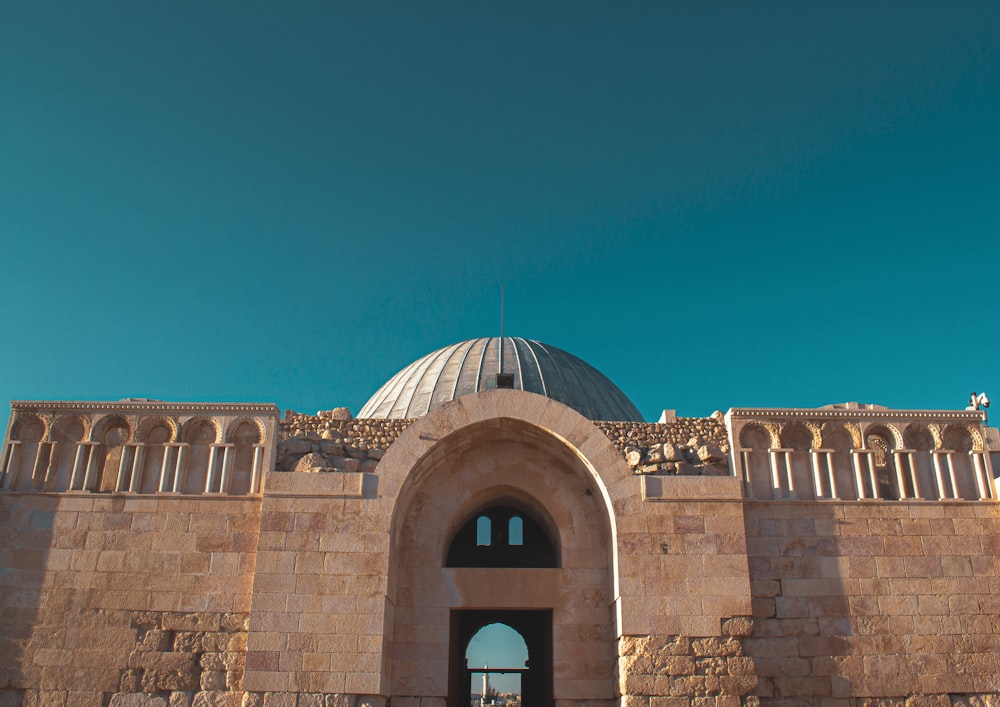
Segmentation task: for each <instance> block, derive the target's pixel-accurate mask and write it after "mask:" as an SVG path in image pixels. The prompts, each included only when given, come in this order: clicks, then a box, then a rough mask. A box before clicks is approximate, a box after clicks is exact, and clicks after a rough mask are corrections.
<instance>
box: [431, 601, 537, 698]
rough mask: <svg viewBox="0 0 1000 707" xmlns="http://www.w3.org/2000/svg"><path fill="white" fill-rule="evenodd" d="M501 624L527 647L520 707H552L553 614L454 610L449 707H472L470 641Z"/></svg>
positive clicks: (534, 611)
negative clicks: (469, 662) (468, 656)
mask: <svg viewBox="0 0 1000 707" xmlns="http://www.w3.org/2000/svg"><path fill="white" fill-rule="evenodd" d="M494 623H500V624H505V625H507V626H510V627H511V628H512V629H514V630H515V631H517V632H518V633H519V634H521V637H522V638H523V639H524V643H525V645H526V646H527V647H528V663H527V669H526V670H524V672H522V673H521V706H522V707H552V705H553V694H552V610H551V609H540V610H539V609H532V610H523V611H507V610H502V609H453V610H452V612H451V638H450V641H449V654H450V655H449V658H448V707H469V705H470V704H471V700H472V673H473V672H477V673H478V672H482V671H481V670H470V668H469V666H468V665H466V660H465V652H466V648H467V647H468V645H469V641H471V640H472V637H473V636H475V635H476V633H477V632H478V631H479V629H481V628H482V627H483V626H487V625H488V624H494Z"/></svg>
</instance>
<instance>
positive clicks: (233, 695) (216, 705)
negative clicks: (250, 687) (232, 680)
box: [191, 691, 243, 707]
mask: <svg viewBox="0 0 1000 707" xmlns="http://www.w3.org/2000/svg"><path fill="white" fill-rule="evenodd" d="M242 704H243V693H241V692H225V691H202V692H198V693H196V694H195V696H194V700H192V703H191V707H242Z"/></svg>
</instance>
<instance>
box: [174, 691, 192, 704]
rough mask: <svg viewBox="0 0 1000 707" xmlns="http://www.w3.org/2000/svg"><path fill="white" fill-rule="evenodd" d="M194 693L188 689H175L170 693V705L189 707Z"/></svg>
mask: <svg viewBox="0 0 1000 707" xmlns="http://www.w3.org/2000/svg"><path fill="white" fill-rule="evenodd" d="M193 699H194V693H193V692H191V691H189V690H177V691H174V692H171V693H170V707H191V701H192V700H193Z"/></svg>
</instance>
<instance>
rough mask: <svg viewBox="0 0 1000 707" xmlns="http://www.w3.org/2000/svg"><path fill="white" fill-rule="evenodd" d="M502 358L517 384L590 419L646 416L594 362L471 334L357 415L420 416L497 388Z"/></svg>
mask: <svg viewBox="0 0 1000 707" xmlns="http://www.w3.org/2000/svg"><path fill="white" fill-rule="evenodd" d="M501 358H502V360H503V368H502V372H503V373H506V374H510V375H511V376H512V377H513V387H514V389H516V390H525V391H528V392H531V393H538V394H539V395H544V396H546V397H548V398H552V399H553V400H557V401H559V402H560V403H562V404H563V405H567V406H569V407H571V408H573V409H574V410H576V411H577V412H579V413H580V414H582V415H584V416H586V417H588V418H590V419H591V420H616V421H634V422H641V421H642V415H641V414H640V413H639V411H638V410H637V409H636V407H635V405H633V404H632V401H631V400H629V399H628V397H626V396H625V394H624V393H623V392H622V391H621V390H619V389H618V387H617V386H616V385H615V384H614V383H612V382H611V381H610V380H608V378H607V377H606V376H605V375H604V374H602V373H601V372H600V371H598V370H597V369H596V368H594V367H593V366H591V365H589V364H588V363H586V362H585V361H582V360H580V359H579V358H577V357H576V356H574V355H572V354H570V353H567V352H566V351H563V350H562V349H558V348H556V347H555V346H550V345H548V344H543V343H541V342H540V341H534V340H531V339H520V338H515V337H509V336H508V337H503V338H502V339H501V338H500V337H491V338H483V339H470V340H469V341H462V342H460V343H457V344H453V345H451V346H446V347H445V348H443V349H439V350H437V351H434V352H433V353H430V354H427V355H426V356H424V357H422V358H419V359H417V360H416V361H414V362H413V363H411V364H410V365H409V366H407V367H406V368H404V369H403V370H401V371H400V372H399V373H397V374H396V375H395V376H393V377H392V378H390V379H389V380H388V381H387V382H386V383H385V385H383V386H382V387H381V388H379V390H378V392H376V393H375V395H373V396H372V397H371V399H369V400H368V402H367V403H365V405H364V407H363V408H361V411H360V412H359V413H358V417H359V418H409V417H420V416H421V415H425V414H427V412H429V411H430V410H433V409H434V408H437V407H440V406H441V405H444V404H445V403H447V402H449V401H451V400H455V399H456V398H459V397H461V396H463V395H468V394H470V393H477V392H480V391H484V390H493V389H495V388H496V387H497V373H500V372H501V368H500V361H501Z"/></svg>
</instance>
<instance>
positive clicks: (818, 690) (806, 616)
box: [744, 501, 1000, 703]
mask: <svg viewBox="0 0 1000 707" xmlns="http://www.w3.org/2000/svg"><path fill="white" fill-rule="evenodd" d="M745 518H746V530H747V544H748V550H749V566H750V574H751V590H752V593H753V602H754V617H755V622H754V631H753V635H752V636H751V638H749V639H746V641H745V644H744V645H745V649H746V650H747V653H748V654H749V655H751V656H752V657H753V658H754V660H755V664H756V666H757V671H758V675H759V677H760V682H759V687H758V692H757V694H758V695H760V696H761V697H765V698H767V697H773V698H777V699H783V698H800V699H808V700H810V701H813V702H816V703H818V702H819V700H821V699H822V698H826V697H834V698H848V697H899V698H904V697H908V696H910V695H948V694H950V695H952V696H954V695H976V694H984V693H995V692H996V691H997V690H998V689H1000V676H998V675H997V672H996V670H995V669H994V668H993V667H991V666H993V664H994V663H993V662H992V661H993V660H994V658H993V652H994V650H995V640H996V639H995V636H994V633H993V630H994V629H993V627H994V626H996V625H997V622H998V620H1000V602H998V600H997V598H996V597H995V596H994V594H993V593H992V592H991V586H992V584H991V583H995V581H996V568H995V566H996V558H995V557H994V555H995V553H994V552H990V551H988V548H989V547H993V548H996V547H997V546H998V545H1000V512H998V509H997V507H996V505H995V504H984V503H978V502H953V503H950V504H942V503H938V502H919V501H883V502H871V501H869V502H864V503H851V502H799V503H790V502H787V501H785V502H781V501H777V502H772V501H753V502H748V503H747V506H746V515H745Z"/></svg>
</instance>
